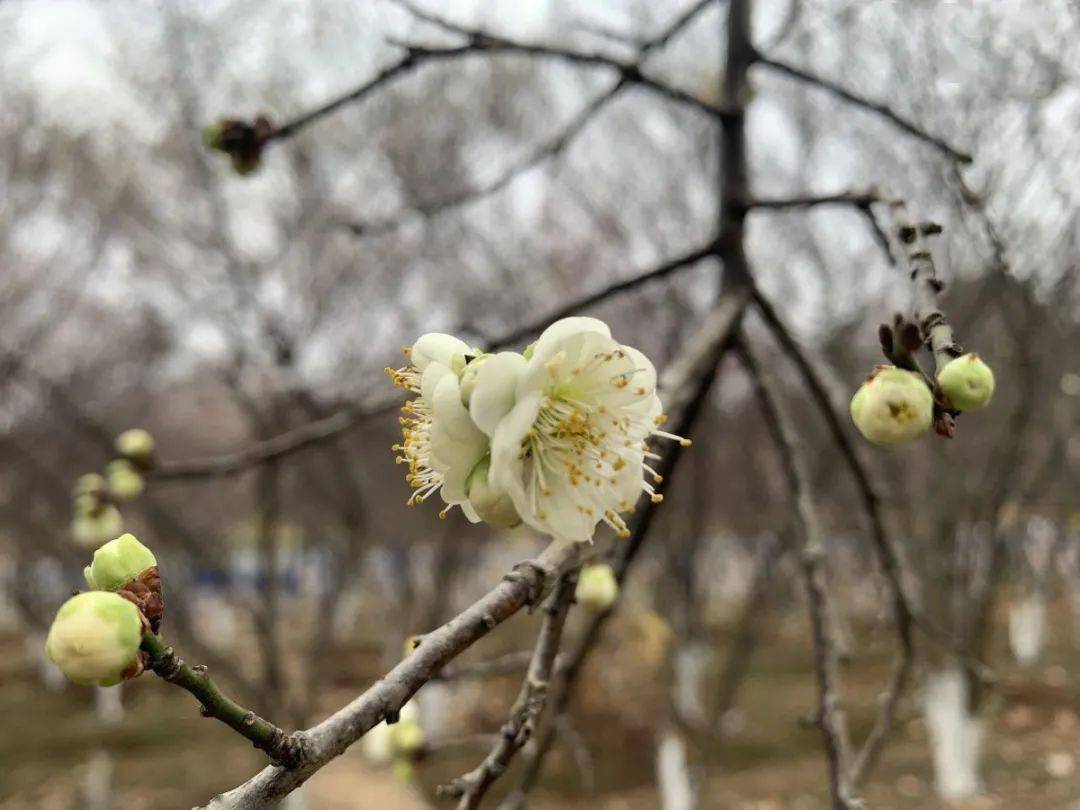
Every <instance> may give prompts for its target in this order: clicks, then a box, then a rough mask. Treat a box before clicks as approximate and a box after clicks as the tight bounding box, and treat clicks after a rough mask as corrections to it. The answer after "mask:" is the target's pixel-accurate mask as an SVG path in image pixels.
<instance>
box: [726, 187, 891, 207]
mask: <svg viewBox="0 0 1080 810" xmlns="http://www.w3.org/2000/svg"><path fill="white" fill-rule="evenodd" d="M880 200H881V196H880V195H879V194H878V193H877V192H876V191H874V190H873V189H870V190H868V191H838V192H836V193H835V194H800V195H796V196H793V197H754V198H751V199H749V200H747V201H746V207H747V208H749V209H787V208H813V207H815V206H819V205H850V206H854V207H855V208H859V209H862V208H869V207H870V206H871V205H872V204H873V203H876V202H879V201H880Z"/></svg>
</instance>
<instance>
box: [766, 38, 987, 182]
mask: <svg viewBox="0 0 1080 810" xmlns="http://www.w3.org/2000/svg"><path fill="white" fill-rule="evenodd" d="M755 61H756V63H757V64H759V65H764V66H765V67H768V68H771V69H772V70H775V71H776V72H778V73H780V74H782V75H784V76H787V77H789V78H791V79H795V80H796V81H800V82H803V83H804V84H810V85H813V86H815V87H820V88H821V89H822V90H825V91H827V92H829V93H831V94H832V95H834V96H836V97H837V98H839V99H842V100H843V101H846V102H848V103H849V104H854V105H855V106H856V107H861V108H862V109H864V110H867V111H868V112H872V113H874V114H875V115H877V116H879V117H880V118H883V119H885V120H886V121H888V122H889V123H891V124H892V125H893V126H895V127H897V128H898V129H900V130H902V131H903V132H906V133H907V134H908V135H911V136H913V137H915V138H917V139H918V140H920V141H922V142H923V143H926V144H929V145H930V146H933V147H934V148H935V149H937V150H938V151H939V152H942V153H943V154H944V155H945V156H946V157H948V158H949V159H950V160H953V161H956V162H957V163H971V162H972V157H971V155H969V154H967V153H966V152H961V151H960V150H958V149H956V148H954V147H952V146H950V145H949V144H948V143H947V142H946V141H945V140H944V139H942V138H939V137H937V136H936V135H932V134H930V133H929V132H927V131H926V130H925V129H923V128H922V127H920V126H919V125H918V124H915V123H913V122H912V121H910V120H908V119H907V118H905V117H903V116H902V115H900V114H899V113H898V112H896V111H895V110H893V109H892V107H890V106H889V105H888V104H884V103H881V102H877V101H871V100H869V99H867V98H864V97H863V96H860V95H857V94H856V93H853V92H852V91H850V90H847V89H845V88H843V87H841V86H840V85H839V84H836V83H835V82H833V81H830V80H829V79H826V78H824V77H822V76H818V75H816V74H814V73H811V72H810V71H808V70H804V69H803V68H799V67H795V66H794V65H792V64H789V63H787V62H784V61H783V60H780V59H776V58H773V57H769V56H765V55H763V54H760V53H759V54H756V58H755Z"/></svg>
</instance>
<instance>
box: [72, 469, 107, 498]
mask: <svg viewBox="0 0 1080 810" xmlns="http://www.w3.org/2000/svg"><path fill="white" fill-rule="evenodd" d="M106 489H107V484H106V483H105V479H104V478H103V477H102V476H100V475H98V474H97V473H87V474H86V475H80V476H79V478H78V480H76V481H75V489H74V490H73V494H74V496H75V498H76V500H78V498H79V496H80V495H90V496H93V497H98V496H101V495H104V494H105V490H106Z"/></svg>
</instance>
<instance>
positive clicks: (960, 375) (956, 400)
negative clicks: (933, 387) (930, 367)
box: [937, 352, 994, 411]
mask: <svg viewBox="0 0 1080 810" xmlns="http://www.w3.org/2000/svg"><path fill="white" fill-rule="evenodd" d="M937 381H938V385H940V386H941V392H942V393H943V394H944V395H945V396H946V397H948V399H949V402H950V403H951V404H952V406H953V407H954V408H956V409H957V410H960V411H977V410H979V409H980V408H985V407H986V406H987V405H989V404H990V399H991V397H993V396H994V372H993V371H991V370H990V366H988V365H986V363H984V362H983V361H982V360H981V359H979V355H977V354H975V352H970V353H969V354H965V355H964V356H963V357H957V358H956V359H954V360H950V361H949V362H948V363H946V364H945V368H943V369H941V370H940V371H939V372H938V375H937Z"/></svg>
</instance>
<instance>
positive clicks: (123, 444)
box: [114, 428, 154, 470]
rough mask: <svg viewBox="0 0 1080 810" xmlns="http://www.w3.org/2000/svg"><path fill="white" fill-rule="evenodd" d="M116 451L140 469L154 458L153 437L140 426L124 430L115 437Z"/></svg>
mask: <svg viewBox="0 0 1080 810" xmlns="http://www.w3.org/2000/svg"><path fill="white" fill-rule="evenodd" d="M114 446H115V447H116V452H117V453H119V454H120V456H121V457H122V458H126V459H127V460H128V461H130V462H132V463H133V464H134V465H135V466H137V467H139V468H140V469H144V470H145V469H146V468H148V467H149V466H150V463H151V462H152V461H153V459H154V437H153V436H151V435H150V433H149V432H148V431H146V430H143V429H142V428H132V429H131V430H125V431H124V432H123V433H121V434H120V435H119V436H117V437H116V441H115V443H114Z"/></svg>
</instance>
